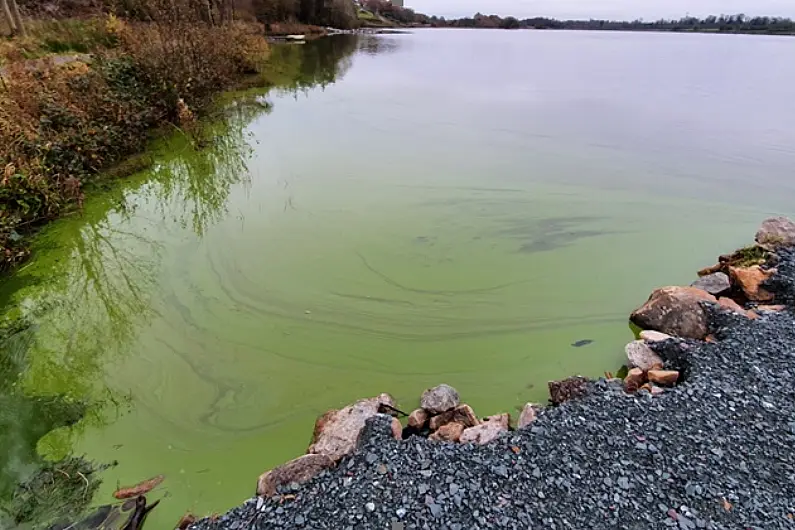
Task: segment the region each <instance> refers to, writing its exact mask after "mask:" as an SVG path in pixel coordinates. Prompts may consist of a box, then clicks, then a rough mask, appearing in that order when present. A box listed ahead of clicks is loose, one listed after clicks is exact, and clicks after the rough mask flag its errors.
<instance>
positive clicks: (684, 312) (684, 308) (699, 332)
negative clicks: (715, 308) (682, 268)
mask: <svg viewBox="0 0 795 530" xmlns="http://www.w3.org/2000/svg"><path fill="white" fill-rule="evenodd" d="M702 302H712V303H715V302H717V300H716V299H715V297H714V296H712V295H711V294H709V293H708V292H706V291H702V290H701V289H696V288H695V287H662V288H660V289H656V290H655V291H654V292H652V293H651V296H649V299H648V300H647V301H646V303H645V304H643V305H642V306H641V307H639V308H638V309H636V310H635V311H633V312H632V315H631V316H630V320H632V322H634V323H635V324H636V325H637V326H638V327H641V328H643V329H653V330H656V331H662V332H663V333H667V334H669V335H675V336H678V337H683V338H688V339H703V338H704V337H705V336H706V335H707V333H708V329H707V315H706V313H705V312H704V308H703V307H701V303H702Z"/></svg>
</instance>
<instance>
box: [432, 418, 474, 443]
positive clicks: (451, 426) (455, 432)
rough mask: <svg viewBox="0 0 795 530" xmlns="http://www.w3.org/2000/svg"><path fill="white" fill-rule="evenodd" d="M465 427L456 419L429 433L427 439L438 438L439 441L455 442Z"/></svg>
mask: <svg viewBox="0 0 795 530" xmlns="http://www.w3.org/2000/svg"><path fill="white" fill-rule="evenodd" d="M464 429H466V426H465V425H464V424H463V423H459V422H457V421H454V422H451V423H445V424H444V425H442V426H441V427H439V430H438V431H436V432H434V433H433V434H431V435H430V436H429V437H428V439H429V440H438V441H440V442H457V441H458V440H460V439H461V434H462V433H463V432H464Z"/></svg>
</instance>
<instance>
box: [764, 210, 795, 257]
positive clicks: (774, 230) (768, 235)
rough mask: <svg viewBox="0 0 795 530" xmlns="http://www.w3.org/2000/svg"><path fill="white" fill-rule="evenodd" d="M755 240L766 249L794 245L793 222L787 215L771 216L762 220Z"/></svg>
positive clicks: (794, 228)
mask: <svg viewBox="0 0 795 530" xmlns="http://www.w3.org/2000/svg"><path fill="white" fill-rule="evenodd" d="M756 242H757V243H759V245H760V246H763V247H765V248H768V249H774V248H777V247H791V246H795V222H793V221H792V220H791V219H789V218H788V217H783V216H781V217H771V218H769V219H765V220H764V221H762V226H760V227H759V230H758V231H757V232H756Z"/></svg>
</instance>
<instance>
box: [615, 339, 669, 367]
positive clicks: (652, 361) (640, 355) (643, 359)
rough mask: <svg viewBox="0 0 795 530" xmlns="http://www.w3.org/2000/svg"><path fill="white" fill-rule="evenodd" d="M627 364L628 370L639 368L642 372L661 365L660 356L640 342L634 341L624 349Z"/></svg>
mask: <svg viewBox="0 0 795 530" xmlns="http://www.w3.org/2000/svg"><path fill="white" fill-rule="evenodd" d="M624 351H625V352H626V354H627V363H628V365H629V367H630V368H640V369H641V370H643V371H644V372H645V371H646V370H651V369H652V367H653V366H655V365H658V364H662V359H660V356H659V355H657V354H656V353H654V350H652V349H651V348H649V346H648V345H647V344H646V343H645V342H644V341H642V340H634V341H632V342H630V343H629V344H627V345H626V346H625V347H624Z"/></svg>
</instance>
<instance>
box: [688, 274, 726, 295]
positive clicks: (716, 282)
mask: <svg viewBox="0 0 795 530" xmlns="http://www.w3.org/2000/svg"><path fill="white" fill-rule="evenodd" d="M690 286H691V287H695V288H696V289H701V290H702V291H706V292H708V293H709V294H711V295H714V296H718V295H721V294H723V293H726V292H728V291H729V289H731V286H732V284H731V282H730V281H729V276H728V275H726V274H725V273H723V272H713V273H712V274H707V275H706V276H702V277H701V278H699V279H698V280H696V281H694V282H693V283H691V284H690Z"/></svg>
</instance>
